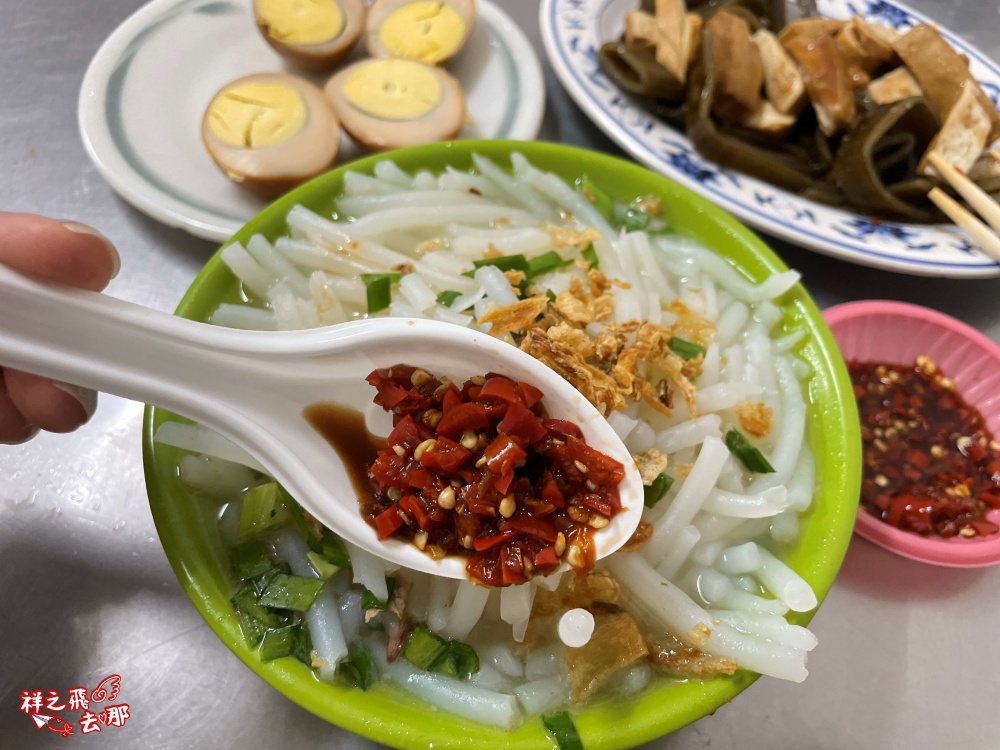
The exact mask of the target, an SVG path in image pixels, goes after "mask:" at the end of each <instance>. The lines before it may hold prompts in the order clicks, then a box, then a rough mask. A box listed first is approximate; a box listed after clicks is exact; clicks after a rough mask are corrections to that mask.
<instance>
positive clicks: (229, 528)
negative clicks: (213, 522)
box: [219, 495, 243, 545]
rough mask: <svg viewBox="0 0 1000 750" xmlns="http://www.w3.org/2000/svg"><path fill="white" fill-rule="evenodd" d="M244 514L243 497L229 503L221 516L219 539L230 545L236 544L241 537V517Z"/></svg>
mask: <svg viewBox="0 0 1000 750" xmlns="http://www.w3.org/2000/svg"><path fill="white" fill-rule="evenodd" d="M242 514H243V496H242V495H241V496H239V497H237V498H235V499H233V500H232V501H231V502H229V503H228V504H227V505H226V507H225V508H223V509H222V513H220V514H219V538H221V539H222V541H223V542H225V543H226V544H228V545H233V544H236V543H237V542H238V541H239V536H240V516H241V515H242Z"/></svg>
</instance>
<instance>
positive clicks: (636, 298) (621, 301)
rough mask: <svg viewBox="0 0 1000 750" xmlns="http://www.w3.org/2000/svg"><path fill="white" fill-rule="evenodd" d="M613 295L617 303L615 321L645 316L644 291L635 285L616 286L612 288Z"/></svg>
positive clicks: (623, 321) (621, 321) (620, 321)
mask: <svg viewBox="0 0 1000 750" xmlns="http://www.w3.org/2000/svg"><path fill="white" fill-rule="evenodd" d="M611 297H612V299H613V300H614V303H615V310H614V321H615V323H625V322H626V321H629V320H638V319H641V318H642V317H643V314H642V310H643V307H644V306H645V305H644V304H643V303H644V300H643V293H642V292H641V291H640V290H638V289H636V288H635V287H632V288H630V289H624V288H622V287H617V286H616V287H612V289H611Z"/></svg>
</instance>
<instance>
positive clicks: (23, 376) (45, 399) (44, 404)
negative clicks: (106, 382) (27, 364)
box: [4, 370, 97, 432]
mask: <svg viewBox="0 0 1000 750" xmlns="http://www.w3.org/2000/svg"><path fill="white" fill-rule="evenodd" d="M4 380H5V381H6V383H7V395H8V397H9V398H10V400H11V402H12V403H13V404H14V406H15V407H17V410H18V411H19V412H20V413H21V414H22V415H23V416H24V419H26V420H27V421H28V422H30V423H31V424H33V425H35V426H36V427H39V428H41V429H43V430H48V431H49V432H72V431H73V430H75V429H76V428H77V427H79V426H80V425H82V424H83V423H84V422H86V421H87V420H88V419H90V417H91V415H92V414H93V413H94V409H95V408H96V406H97V394H96V393H94V392H93V391H88V390H85V389H82V388H77V387H76V386H72V385H68V384H66V383H58V382H55V383H54V382H53V381H51V380H49V379H48V378H43V377H40V376H38V375H31V374H29V373H26V372H21V371H19V370H7V371H6V372H5V373H4Z"/></svg>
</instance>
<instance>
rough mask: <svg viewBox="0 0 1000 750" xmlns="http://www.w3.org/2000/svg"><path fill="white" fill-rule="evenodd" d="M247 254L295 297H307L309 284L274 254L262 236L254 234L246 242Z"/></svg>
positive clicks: (285, 260)
mask: <svg viewBox="0 0 1000 750" xmlns="http://www.w3.org/2000/svg"><path fill="white" fill-rule="evenodd" d="M247 252H248V253H250V255H252V256H253V258H254V260H256V261H257V262H258V263H260V265H261V267H262V268H265V269H267V270H268V271H269V272H270V273H271V274H272V275H274V276H275V277H276V278H278V279H280V280H281V281H283V282H284V283H285V285H286V286H287V287H288V288H289V289H290V290H291V292H292V294H294V295H295V296H296V297H308V296H309V282H308V281H306V277H305V276H304V275H303V274H302V273H300V272H299V270H298V269H297V268H295V266H293V265H292V264H291V263H289V262H288V259H287V258H285V257H284V256H283V255H281V254H280V253H277V252H275V250H274V248H273V247H271V243H270V242H268V241H267V239H266V238H265V237H264V235H262V234H255V235H254V236H253V237H251V238H250V241H249V242H247Z"/></svg>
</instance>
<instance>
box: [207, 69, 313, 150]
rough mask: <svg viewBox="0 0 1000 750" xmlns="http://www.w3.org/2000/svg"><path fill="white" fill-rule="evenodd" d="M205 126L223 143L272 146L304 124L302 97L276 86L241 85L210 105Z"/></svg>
mask: <svg viewBox="0 0 1000 750" xmlns="http://www.w3.org/2000/svg"><path fill="white" fill-rule="evenodd" d="M208 116H209V120H208V125H209V128H210V129H211V131H212V134H213V135H214V136H215V137H216V138H218V139H219V140H220V141H222V142H223V143H226V144H228V145H230V146H240V147H243V148H264V147H265V146H274V145H276V144H278V143H282V142H283V141H287V140H288V139H289V138H291V137H292V136H294V135H295V134H296V133H298V132H299V131H300V130H302V128H303V127H304V126H305V124H306V103H305V101H304V100H303V98H302V95H301V94H300V93H299V92H298V91H296V90H295V89H293V88H291V87H290V86H283V85H281V84H278V83H244V84H241V85H239V86H233V87H232V88H230V89H226V90H225V91H223V92H221V93H220V94H219V95H218V96H216V97H215V99H213V100H212V103H211V104H210V105H209V115H208Z"/></svg>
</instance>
